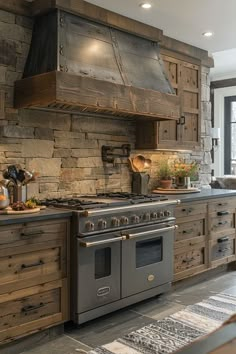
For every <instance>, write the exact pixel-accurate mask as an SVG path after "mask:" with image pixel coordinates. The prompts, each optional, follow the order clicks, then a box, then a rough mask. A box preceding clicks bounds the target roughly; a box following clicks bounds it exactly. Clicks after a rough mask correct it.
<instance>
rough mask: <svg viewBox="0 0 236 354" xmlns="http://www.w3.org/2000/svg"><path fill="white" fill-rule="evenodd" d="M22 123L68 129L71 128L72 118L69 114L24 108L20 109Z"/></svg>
mask: <svg viewBox="0 0 236 354" xmlns="http://www.w3.org/2000/svg"><path fill="white" fill-rule="evenodd" d="M20 123H21V125H22V126H26V127H27V126H28V127H35V128H44V129H45V128H48V129H55V130H63V131H64V130H65V131H66V130H69V129H70V125H71V118H70V115H69V114H59V113H54V112H45V111H40V110H30V109H28V110H26V109H22V110H20Z"/></svg>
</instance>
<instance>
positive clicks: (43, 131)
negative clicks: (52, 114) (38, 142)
mask: <svg viewBox="0 0 236 354" xmlns="http://www.w3.org/2000/svg"><path fill="white" fill-rule="evenodd" d="M35 138H36V139H42V140H54V134H53V130H52V129H49V128H41V127H40V128H35Z"/></svg>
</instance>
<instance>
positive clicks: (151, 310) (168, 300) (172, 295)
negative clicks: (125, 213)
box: [16, 271, 236, 354]
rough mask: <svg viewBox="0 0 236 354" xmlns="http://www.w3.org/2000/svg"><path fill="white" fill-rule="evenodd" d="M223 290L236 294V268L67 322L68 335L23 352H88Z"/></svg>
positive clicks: (33, 353)
mask: <svg viewBox="0 0 236 354" xmlns="http://www.w3.org/2000/svg"><path fill="white" fill-rule="evenodd" d="M222 291H224V292H227V293H229V294H233V295H235V296H236V271H232V272H229V273H225V274H222V275H219V276H216V277H214V278H212V279H211V280H208V281H204V282H201V283H199V284H198V285H194V286H189V287H186V288H184V289H180V290H176V291H174V292H173V291H172V292H169V293H168V294H163V295H160V296H158V297H156V298H152V299H149V300H145V301H143V302H141V303H139V304H135V305H133V306H130V307H129V308H126V309H123V310H120V311H117V312H115V313H113V314H109V315H106V316H104V317H102V318H99V319H96V320H93V321H91V322H89V323H85V324H83V325H81V326H80V327H79V328H75V326H73V325H69V326H68V325H67V326H66V332H65V334H64V335H62V336H60V337H58V338H57V339H54V340H52V341H50V342H48V343H46V344H44V345H41V346H38V347H35V348H34V349H32V350H29V351H24V352H21V354H23V353H24V354H84V353H87V352H88V351H89V350H90V349H91V348H92V347H96V346H98V345H101V344H105V343H108V342H111V341H112V340H114V339H115V338H118V337H120V336H122V335H124V334H125V333H127V332H131V331H133V330H136V329H138V328H140V327H142V326H145V325H147V324H149V323H152V322H153V321H155V320H158V319H162V318H164V317H166V316H168V315H170V314H172V313H174V312H177V311H179V310H181V309H182V308H184V307H185V306H186V305H190V304H194V303H196V302H199V301H201V300H202V299H205V298H207V297H209V296H212V295H213V294H215V293H219V292H222ZM16 354H18V353H16Z"/></svg>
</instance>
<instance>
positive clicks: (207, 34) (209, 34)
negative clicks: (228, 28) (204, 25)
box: [202, 31, 213, 37]
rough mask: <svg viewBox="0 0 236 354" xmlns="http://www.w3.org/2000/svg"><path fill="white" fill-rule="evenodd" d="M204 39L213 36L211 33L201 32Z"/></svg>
mask: <svg viewBox="0 0 236 354" xmlns="http://www.w3.org/2000/svg"><path fill="white" fill-rule="evenodd" d="M202 35H203V36H204V37H212V36H213V32H210V31H207V32H203V34H202Z"/></svg>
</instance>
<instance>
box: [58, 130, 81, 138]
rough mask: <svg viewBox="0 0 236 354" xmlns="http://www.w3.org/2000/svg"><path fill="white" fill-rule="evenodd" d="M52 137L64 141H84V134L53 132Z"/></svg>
mask: <svg viewBox="0 0 236 354" xmlns="http://www.w3.org/2000/svg"><path fill="white" fill-rule="evenodd" d="M54 137H56V138H65V139H85V133H77V132H72V131H61V130H55V131H54Z"/></svg>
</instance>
